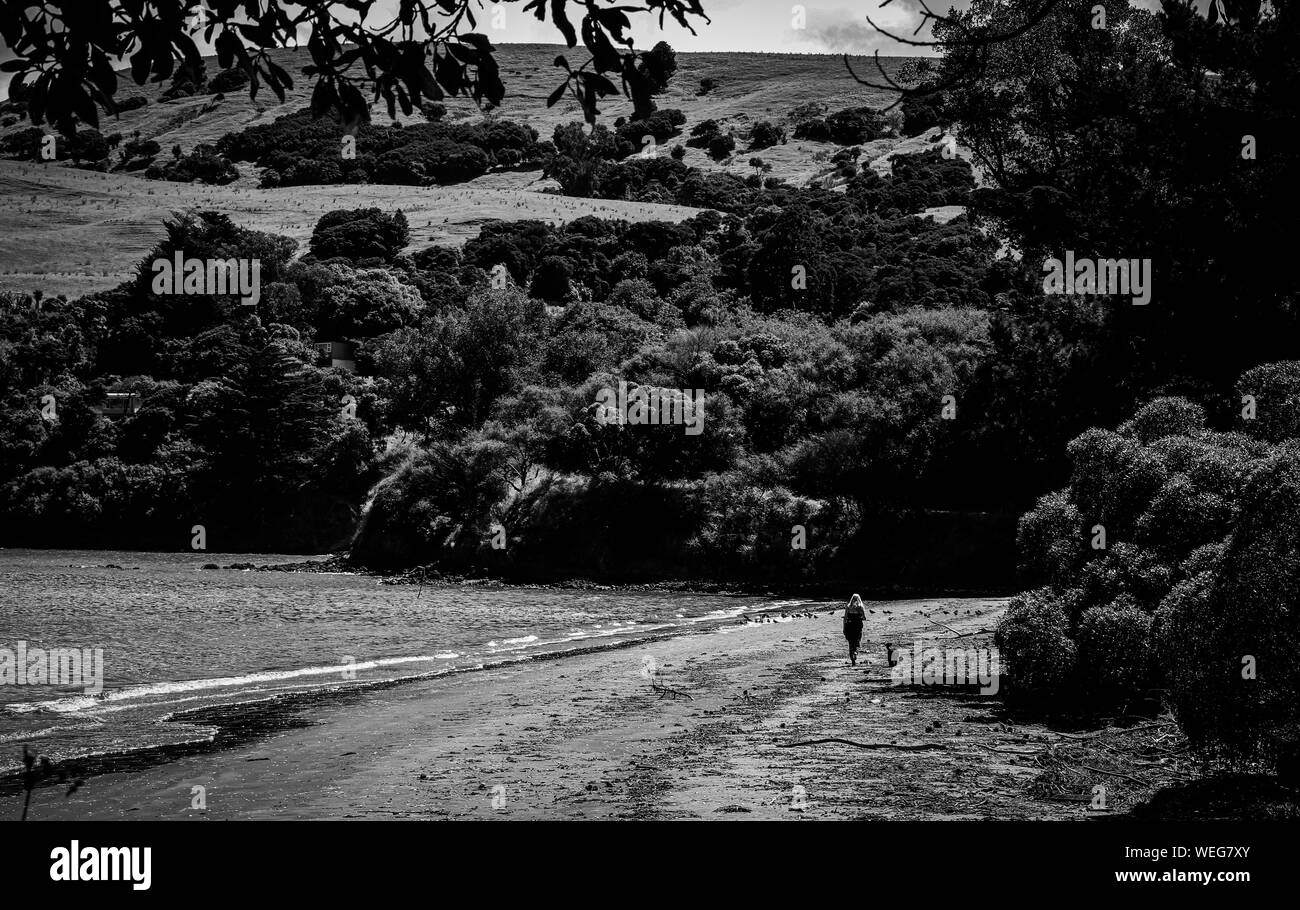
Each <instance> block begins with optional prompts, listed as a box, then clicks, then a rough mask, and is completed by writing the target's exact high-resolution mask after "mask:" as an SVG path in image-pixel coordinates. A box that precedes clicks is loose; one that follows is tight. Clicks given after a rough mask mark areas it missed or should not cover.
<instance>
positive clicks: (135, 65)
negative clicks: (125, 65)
mask: <svg viewBox="0 0 1300 910" xmlns="http://www.w3.org/2000/svg"><path fill="white" fill-rule="evenodd" d="M217 44H218V45H220V44H221V42H220V41H218V42H217ZM152 59H153V57H152V55H151V54H150V53H149V51H148V50H146V49H145V48H140V50H138V51H136V52H135V53H134V54H132V55H131V78H132V79H134V80H135V84H136V85H144V81H145V80H146V79H148V78H149V63H150V62H151V60H152Z"/></svg>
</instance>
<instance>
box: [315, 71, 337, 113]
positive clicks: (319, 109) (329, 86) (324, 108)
mask: <svg viewBox="0 0 1300 910" xmlns="http://www.w3.org/2000/svg"><path fill="white" fill-rule="evenodd" d="M338 103H339V95H338V91H337V90H336V89H335V88H334V82H333V80H330V79H322V80H320V81H319V82H317V83H316V88H314V89H313V90H312V93H311V112H312V113H313V114H316V115H318V116H319V115H320V114H324V113H327V112H329V111H332V110H333V109H334V108H335V107H337V106H338Z"/></svg>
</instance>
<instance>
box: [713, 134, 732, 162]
mask: <svg viewBox="0 0 1300 910" xmlns="http://www.w3.org/2000/svg"><path fill="white" fill-rule="evenodd" d="M735 150H736V140H735V138H734V137H732V136H731V134H730V133H728V134H727V135H725V136H714V137H713V138H712V139H710V140H709V157H710V158H712V159H713V160H714V161H721V160H722V159H723V158H726V157H727V156H728V155H730V154H731V153H732V152H734V151H735Z"/></svg>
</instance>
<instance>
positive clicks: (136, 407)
mask: <svg viewBox="0 0 1300 910" xmlns="http://www.w3.org/2000/svg"><path fill="white" fill-rule="evenodd" d="M143 406H144V397H143V396H142V395H141V394H140V393H139V392H105V393H104V400H103V401H101V402H100V403H99V404H98V405H95V406H94V411H95V413H96V414H98V415H99V416H100V417H108V418H115V417H134V416H135V415H136V414H138V413H139V412H140V408H141V407H143Z"/></svg>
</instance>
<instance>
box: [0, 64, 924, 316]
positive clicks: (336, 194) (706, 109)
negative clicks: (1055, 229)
mask: <svg viewBox="0 0 1300 910" xmlns="http://www.w3.org/2000/svg"><path fill="white" fill-rule="evenodd" d="M565 52H567V49H565V48H563V47H561V46H558V45H529V44H507V45H501V46H500V47H499V48H498V53H497V56H498V60H499V63H500V66H501V72H502V77H503V80H504V81H505V83H506V92H507V94H506V99H505V102H504V103H503V105H502V106H501V107H500V108H499V109H497V110H496V111H494V112H493V116H499V117H502V118H504V119H509V120H515V121H518V122H524V123H528V124H530V125H531V126H533V127H534V128H535V129H537V131H538V133H539V134H540V135H541V136H542V137H543V138H548V137H549V136H550V135H551V133H552V132H553V130H554V128H555V127H556V126H557V125H559V124H562V123H568V122H571V121H575V120H579V119H581V114H580V112H579V109H578V107H577V104H576V103H574V102H573V101H572V100H570V99H565V100H564V101H562V102H561V103H559V104H557V105H556V106H555V107H553V108H550V109H548V108H547V107H546V97H547V95H549V94H550V92H551V91H552V90H553V89H554V88H555V86H556V85H558V84H559V81H560V71H559V70H557V69H556V68H555V67H554V66H553V61H554V59H555V57H556V55H557V54H559V53H565ZM275 56H276V59H277V62H278V63H280V65H281V66H283V67H285V69H287V70H288V71H289V72H290V73H291V74H294V75H295V77H296V79H295V85H294V87H293V88H291V89H290V90H289V91H288V92H287V96H286V99H285V102H284V103H283V104H280V103H279V102H278V101H277V99H276V98H275V97H274V96H273V95H271V94H270V93H269V92H267V91H265V90H263V91H262V92H261V93H259V95H258V97H257V99H256V100H252V99H250V98H249V97H248V95H247V92H246V91H243V90H241V91H239V92H234V93H231V94H229V95H226V96H224V97H221V98H219V97H218V96H213V95H201V96H195V97H192V98H181V99H176V100H172V101H163V100H161V95H162V91H163V89H164V86H163V85H146V86H136V85H135V84H134V83H132V82H131V81H130V78H129V76H127V75H126V74H125V73H123V74H122V85H123V87H122V91H121V97H123V98H126V97H132V96H135V95H142V96H144V97H145V98H147V99H148V102H149V103H148V104H147V105H146V106H144V107H142V108H138V109H136V110H132V111H127V112H125V113H123V114H121V115H120V116H119V117H117V118H113V117H106V118H105V120H104V122H102V123H101V129H102V131H103V132H105V133H113V132H119V133H122V134H123V135H124V136H130V135H132V134H134V133H135V132H137V131H138V132H139V133H140V135H141V136H142V137H143V138H151V139H154V140H156V141H157V142H158V143H159V144H160V145H161V146H162V147H163V149H164V150H166V149H170V148H172V147H173V146H175V145H179V146H180V147H181V149H182V150H186V151H188V150H190V149H192V148H193V147H194V146H196V145H199V144H201V143H213V142H215V141H216V140H217V139H219V138H220V137H221V136H222V135H224V134H226V133H228V132H232V131H237V130H240V129H243V128H245V127H247V126H249V125H251V124H255V123H267V122H270V121H272V120H274V119H275V118H277V117H279V116H282V115H284V114H286V113H290V112H292V111H295V110H299V109H301V108H303V107H305V106H306V105H307V103H308V98H309V95H310V91H311V86H310V82H309V81H308V80H307V79H306V78H305V77H302V76H301V69H302V67H303V66H304V65H306V63H307V62H308V61H309V56H308V54H307V52H306V50H305V49H303V50H297V49H295V50H284V51H280V52H278V53H277V54H276V55H275ZM677 61H678V69H677V73H676V74H675V76H674V77H673V80H672V82H671V84H670V86H669V89H668V91H667V92H666V93H665V94H664V95H662V96H659V97H658V99H657V102H658V104H659V106H660V107H661V108H678V109H680V110H681V111H682V112H683V113H684V114H685V115H686V118H687V123H686V127H685V129H686V130H687V131H689V129H690V127H691V126H692V125H694V124H696V123H699V122H700V121H702V120H705V119H714V120H718V121H719V122H721V123H722V124H724V125H725V126H729V127H733V128H735V129H736V130H737V132H738V133H739V134H741V135H743V134H744V133H745V132H746V131H747V129H748V126H749V125H750V124H752V123H753V122H754V121H757V120H772V121H781V120H783V119H785V118H786V117H787V115H788V114H789V113H790V111H791V110H792V109H793V108H795V107H797V106H799V105H801V104H805V103H807V102H809V101H817V102H820V103H823V104H825V105H826V106H827V107H828V108H829V109H830V110H835V109H837V108H840V107H849V106H857V105H873V106H877V107H883V106H885V105H886V104H888V103H889V101H890V100H891V99H890V98H889V97H888V96H886V95H884V94H883V93H879V92H875V91H873V90H871V89H867V88H865V87H863V86H861V85H858V84H857V83H855V82H854V81H853V80H852V79H851V78H850V76H849V75H848V73H847V71H846V70H845V68H844V63H843V61H842V59H841V58H840V57H838V56H832V55H803V54H735V53H696V54H691V53H680V54H678V55H677ZM904 62H906V58H890V59H889V60H887V61H885V64H886V67H887V68H889V69H892V70H896V69H897V68H898V67H900V66H901V65H902V64H903V63H904ZM217 71H218V67H217V64H216V61H215V59H209V60H208V75H209V77H211V76H213V75H215V73H216V72H217ZM704 78H710V79H713V80H715V81H716V82H717V84H718V85H717V88H715V89H714V90H713V91H711V92H710V93H708V94H707V95H697V94H696V92H697V90H698V88H699V84H700V80H701V79H704ZM445 103H446V105H447V109H448V114H447V116H448V119H449V120H471V119H477V118H480V117H482V116H484V115H483V113H482V112H481V111H479V110H478V108H477V107H475V105H474V103H473V102H472V101H471V100H469V99H464V98H449V99H446V102H445ZM381 108H382V105H380V106H377V107H376V108H375V109H374V111H373V115H374V117H375V118H376V119H377V120H382V119H387V111H386V110H382V109H381ZM630 111H631V105H630V103H628V102H627V101H626V100H625V99H622V98H621V97H620V98H618V99H614V98H611V99H607V103H606V104H605V105H604V107H603V108H602V111H601V116H602V121H605V122H612V121H613V120H614V119H615V118H616V117H618V116H626V115H627V114H629V113H630ZM398 119H399V120H407V119H410V120H415V119H422V118H420V117H419V115H416V117H415V118H403V117H401V116H400V112H399V118H398ZM26 125H27V124H26V122H25V121H23V122H19V123H16V124H12V125H10V126H9V127H7V128H6V129H5V130H4V131H3V132H11V131H13V130H17V129H21V128H23V127H25V126H26ZM930 141H932V137H928V136H927V137H918V139H913V140H906V141H905V142H903V143H900V142H899V141H897V140H881V141H878V142H873V143H869V144H867V146H866V147H865V148H864V159H865V160H868V161H874V162H879V164H878V166H881V167H887V166H888V165H887V163H886V162H887V158H888V156H889V154H890V153H892V152H894V151H897V150H899V148H900V146H902V147H907V148H909V150H910V148H911V147H913V146H914V147H916V148H921V147H924V146H925V145H926V144H927V143H928V142H930ZM835 148H836V147H835V146H831V145H827V144H824V143H818V142H805V141H796V140H791V141H790V142H788V143H786V144H784V145H779V146H775V147H773V148H769V149H764V150H762V151H761V152H758V153H754V154H758V155H760V156H761V157H762V158H763V159H764V161H766V162H768V163H769V164H771V165H772V167H773V170H772V175H773V176H777V177H782V178H784V179H786V180H788V181H790V182H793V183H804V182H806V181H807V180H809V179H811V178H813V177H815V176H817V175H818V174H819V173H822V172H824V171H825V170H826V169H827V165H826V164H825V163H824V162H825V158H826V156H827V153H829V152H832V151H833V150H834V149H835ZM164 154H165V152H164ZM750 157H752V155H751V153H750V152H748V151H747V150H744V143H743V142H742V143H740V147H738V148H737V151H736V154H735V155H734V156H733V157H732V158H730V159H728V160H727V161H725V162H721V163H719V162H714V161H712V160H711V159H710V158H708V156H707V155H705V154H704V152H702V151H701V150H699V149H687V156H686V159H685V161H686V163H687V164H690V165H692V166H696V167H702V168H710V169H721V170H730V171H733V172H736V173H739V174H747V173H749V172H750V169H749V166H748V161H749V158H750ZM238 166H239V168H240V170H241V172H242V173H243V176H242V177H241V179H240V180H239V181H237V182H236V183H233V184H231V185H229V186H225V187H209V186H204V185H200V184H185V183H170V182H165V181H151V180H146V179H144V178H143V177H140V176H137V175H130V174H121V173H112V174H99V173H95V172H91V171H85V170H79V169H76V168H72V167H70V166H66V165H64V164H61V163H59V164H56V163H51V164H48V165H42V164H23V163H18V162H13V161H3V160H0V198H3V199H4V200H5V205H4V207H3V210H2V211H0V289H6V290H16V291H24V292H26V291H31V290H34V289H36V288H40V289H41V290H43V291H44V292H45V293H47V294H59V293H63V294H67V295H69V296H74V295H77V294H83V293H88V292H92V291H95V290H100V289H103V288H106V287H111V286H113V285H115V284H117V283H118V282H120V281H121V280H123V279H124V278H125V277H126V276H127V275H128V274H130V273H131V272H132V270H133V269H134V268H135V266H136V264H137V262H138V261H139V259H140V258H141V257H142V256H143V255H144V253H145V252H147V251H148V250H149V249H150V248H151V247H152V245H153V244H154V242H155V241H156V240H157V238H158V237H160V236H161V234H162V220H163V219H164V218H166V217H167V216H168V215H169V214H170V213H171V212H173V211H177V210H181V209H186V208H191V207H193V208H208V209H216V210H219V211H222V212H226V213H227V214H229V215H231V216H232V217H233V218H234V219H235V221H236V222H237V223H239V224H241V225H243V226H245V227H250V228H256V229H258V230H264V231H273V232H275V233H280V234H285V235H287V236H290V237H293V238H294V239H296V240H299V241H300V242H301V241H304V240H305V239H306V238H307V237H308V236H310V233H311V230H312V227H313V226H314V225H315V222H316V220H317V219H318V218H319V217H320V216H321V215H322V214H324V213H325V212H327V211H329V210H331V209H335V208H356V207H362V206H378V207H380V208H383V209H385V210H393V209H397V208H400V209H402V210H403V211H404V212H405V213H406V215H407V218H408V220H409V221H410V224H411V233H412V248H419V247H422V246H425V245H428V244H431V243H461V242H463V241H464V240H465V239H467V238H468V237H472V236H474V235H475V234H476V233H477V231H478V227H479V225H481V224H482V223H483V222H484V221H486V220H489V219H492V218H505V219H516V218H539V219H543V220H549V221H554V222H562V221H568V220H571V219H573V218H577V217H581V216H582V215H598V216H604V217H616V218H626V219H629V220H646V219H665V220H681V219H684V218H688V217H690V216H691V215H692V214H694V212H695V210H693V209H690V208H687V207H683V206H671V205H652V204H641V203H629V202H619V201H605V200H589V199H574V198H568V197H563V196H558V195H555V194H553V193H547V192H544V190H546V189H548V186H547V184H548V183H549V181H542V180H541V179H540V177H541V174H540V172H536V171H534V172H522V173H521V172H514V171H502V172H497V173H490V174H487V175H484V176H483V177H480V178H479V179H477V180H474V181H471V182H469V183H464V184H459V185H457V186H452V187H434V188H426V189H421V188H414V187H408V186H383V185H364V186H320V187H292V188H282V189H260V188H259V187H258V185H257V183H258V181H257V169H256V167H255V166H253V165H250V164H247V163H239V165H238Z"/></svg>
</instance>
